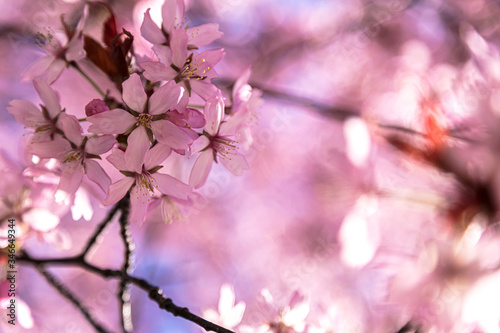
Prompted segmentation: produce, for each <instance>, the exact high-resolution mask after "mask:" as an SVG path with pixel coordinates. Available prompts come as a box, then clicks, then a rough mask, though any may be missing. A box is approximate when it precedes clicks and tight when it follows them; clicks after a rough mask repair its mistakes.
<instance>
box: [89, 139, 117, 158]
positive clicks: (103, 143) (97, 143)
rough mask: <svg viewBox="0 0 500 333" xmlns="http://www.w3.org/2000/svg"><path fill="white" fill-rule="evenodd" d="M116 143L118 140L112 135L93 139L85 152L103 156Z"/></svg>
mask: <svg viewBox="0 0 500 333" xmlns="http://www.w3.org/2000/svg"><path fill="white" fill-rule="evenodd" d="M115 143H116V139H115V138H114V137H113V136H112V135H101V136H97V137H92V138H90V139H89V140H88V141H87V144H86V145H85V151H86V152H88V153H90V154H94V155H101V154H104V153H105V152H107V151H109V150H110V149H111V148H112V147H113V146H114V144H115Z"/></svg>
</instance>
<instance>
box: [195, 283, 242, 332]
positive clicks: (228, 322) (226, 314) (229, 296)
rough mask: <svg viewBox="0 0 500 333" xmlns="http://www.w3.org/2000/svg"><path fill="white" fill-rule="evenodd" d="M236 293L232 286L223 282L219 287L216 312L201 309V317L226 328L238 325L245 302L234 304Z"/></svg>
mask: <svg viewBox="0 0 500 333" xmlns="http://www.w3.org/2000/svg"><path fill="white" fill-rule="evenodd" d="M235 299H236V295H235V293H234V289H233V287H232V286H230V285H228V284H224V285H223V286H222V287H221V289H220V298H219V306H218V312H217V311H215V310H213V309H207V310H205V311H203V317H204V318H206V319H207V320H209V321H211V322H213V323H215V324H217V325H221V326H222V327H225V328H227V329H233V328H234V327H236V326H238V324H239V323H240V322H241V319H242V318H243V313H244V312H245V303H244V302H239V303H238V304H235Z"/></svg>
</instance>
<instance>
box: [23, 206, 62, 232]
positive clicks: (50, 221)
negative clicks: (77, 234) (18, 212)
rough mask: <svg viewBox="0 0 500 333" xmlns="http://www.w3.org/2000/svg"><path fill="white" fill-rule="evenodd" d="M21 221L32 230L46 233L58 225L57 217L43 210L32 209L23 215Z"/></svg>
mask: <svg viewBox="0 0 500 333" xmlns="http://www.w3.org/2000/svg"><path fill="white" fill-rule="evenodd" d="M23 221H24V222H26V223H27V224H28V225H29V226H30V227H31V228H32V229H34V230H37V231H40V232H47V231H50V230H52V229H54V228H55V227H57V225H58V224H59V217H58V216H57V215H55V214H53V213H51V212H50V211H49V210H47V209H44V208H33V209H30V210H29V211H28V212H26V213H24V214H23Z"/></svg>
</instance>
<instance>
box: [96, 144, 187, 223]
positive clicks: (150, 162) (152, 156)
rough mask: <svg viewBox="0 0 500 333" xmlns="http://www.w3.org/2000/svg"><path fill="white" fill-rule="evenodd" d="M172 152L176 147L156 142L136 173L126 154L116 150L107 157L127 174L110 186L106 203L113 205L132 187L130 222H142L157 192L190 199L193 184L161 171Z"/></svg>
mask: <svg viewBox="0 0 500 333" xmlns="http://www.w3.org/2000/svg"><path fill="white" fill-rule="evenodd" d="M171 151H172V149H171V148H170V147H168V146H166V145H163V144H161V143H159V144H156V145H155V146H154V147H153V148H151V149H150V150H148V151H147V152H146V155H145V160H144V164H143V165H142V166H141V171H140V172H136V171H135V169H130V168H128V166H127V164H126V154H125V153H124V152H123V151H121V150H120V149H117V148H115V149H113V153H112V154H111V155H110V156H108V157H107V159H108V161H109V162H110V163H111V164H113V165H114V166H115V167H116V168H117V169H118V170H120V172H121V173H122V174H124V175H125V176H126V177H125V178H122V179H121V180H119V181H117V182H115V183H113V184H112V185H111V186H110V187H109V191H108V194H107V196H106V198H105V199H104V204H105V205H112V204H114V203H116V202H118V201H119V200H120V199H122V198H123V197H124V196H125V195H126V194H127V192H128V191H129V190H130V201H131V211H130V221H132V222H142V221H143V220H144V217H145V215H146V211H147V208H148V205H149V203H150V202H151V197H152V196H153V195H154V194H155V191H159V192H161V193H163V194H164V195H168V196H171V197H175V198H178V199H181V200H187V199H188V198H189V196H190V195H192V193H193V190H192V188H191V187H190V186H189V185H187V184H184V183H183V182H181V181H180V180H178V179H177V178H174V177H172V176H170V175H167V174H162V173H158V172H157V171H158V170H159V169H160V168H161V166H160V163H162V162H163V161H164V160H165V159H166V158H167V157H168V156H169V155H170V153H171Z"/></svg>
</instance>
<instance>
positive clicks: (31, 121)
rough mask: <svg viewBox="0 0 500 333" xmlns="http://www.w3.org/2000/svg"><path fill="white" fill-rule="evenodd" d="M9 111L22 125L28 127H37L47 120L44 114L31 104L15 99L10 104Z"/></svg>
mask: <svg viewBox="0 0 500 333" xmlns="http://www.w3.org/2000/svg"><path fill="white" fill-rule="evenodd" d="M7 111H9V113H10V114H11V115H12V116H13V117H14V118H15V119H16V120H17V121H18V122H20V123H21V124H23V125H24V126H27V127H37V126H38V125H40V124H41V123H45V122H46V120H45V118H44V117H43V115H42V112H41V111H40V110H39V109H38V108H37V107H36V106H35V105H34V104H33V103H31V102H28V101H23V100H19V99H15V100H13V101H11V102H10V107H7Z"/></svg>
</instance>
